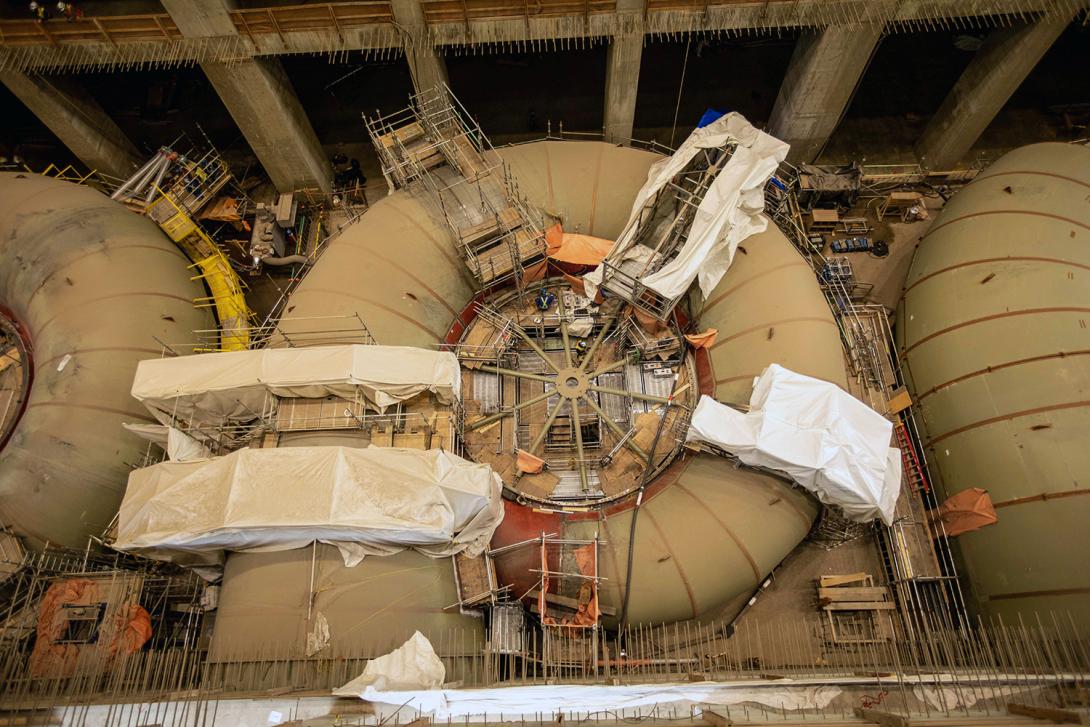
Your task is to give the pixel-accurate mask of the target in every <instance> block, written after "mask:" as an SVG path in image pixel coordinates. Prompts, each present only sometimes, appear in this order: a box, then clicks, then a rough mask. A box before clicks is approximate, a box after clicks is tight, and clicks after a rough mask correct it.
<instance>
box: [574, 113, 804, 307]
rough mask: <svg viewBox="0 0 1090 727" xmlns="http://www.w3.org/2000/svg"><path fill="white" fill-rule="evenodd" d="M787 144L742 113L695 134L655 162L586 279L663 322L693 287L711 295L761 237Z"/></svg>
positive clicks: (593, 291) (593, 287)
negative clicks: (737, 257) (770, 186)
mask: <svg viewBox="0 0 1090 727" xmlns="http://www.w3.org/2000/svg"><path fill="white" fill-rule="evenodd" d="M787 151H788V145H787V144H785V143H784V142H782V141H780V140H779V139H776V138H774V137H772V136H769V135H768V134H766V133H764V132H762V131H760V130H758V129H757V128H755V127H754V126H752V125H751V124H750V123H749V122H748V121H746V120H745V118H743V117H742V116H741V115H739V114H737V113H730V114H726V115H724V116H721V117H720V118H718V119H716V120H715V121H713V122H712V123H711V124H708V125H707V126H704V127H702V128H698V129H696V130H695V131H694V132H693V133H692V134H690V135H689V137H688V138H687V139H686V140H685V141H684V142H683V143H682V145H681V147H679V148H678V150H677V151H676V152H675V153H674V154H673V155H672V156H670V157H667V158H666V159H663V160H662V161H659V162H657V163H656V164H654V165H653V166H652V167H651V169H650V170H649V171H648V175H647V181H646V182H645V183H644V185H643V187H642V188H641V189H640V191H639V194H637V195H636V201H635V202H634V203H633V205H632V212H631V214H630V216H629V218H628V222H627V223H626V224H625V227H624V229H623V230H622V232H621V234H620V236H619V237H618V238H617V241H616V243H615V244H614V246H613V249H612V250H611V251H610V253H609V254H608V255H607V256H606V258H605V260H603V261H602V264H601V265H599V266H598V267H597V268H596V269H595V270H593V271H591V272H590V273H588V274H587V275H586V276H584V278H583V280H584V284H585V285H586V288H587V292H588V294H589V295H591V296H592V297H593V296H594V295H595V294H596V293H597V291H598V290H599V289H601V290H603V291H605V292H606V293H608V294H612V295H615V296H617V297H619V298H622V299H624V300H625V301H627V302H628V303H631V304H632V305H633V306H635V307H636V308H638V309H640V310H641V311H643V312H644V313H647V314H649V315H651V316H653V317H655V318H656V319H658V320H660V321H665V320H666V319H667V317H668V316H669V315H670V312H671V311H672V310H673V309H674V306H675V305H676V304H677V302H678V300H679V299H680V298H681V296H682V295H684V294H685V292H686V291H688V289H689V287H690V286H691V285H692V283H693V282H694V281H699V283H700V289H701V292H702V293H703V294H704V296H705V297H707V296H708V295H709V294H710V293H711V291H712V290H713V289H714V288H715V286H716V285H717V284H718V283H719V281H720V279H721V278H722V277H723V275H724V273H726V271H727V268H728V267H730V264H731V262H732V260H733V259H734V253H735V251H736V250H737V249H738V245H739V244H740V243H741V242H742V241H743V240H744V239H746V238H747V237H749V236H750V235H754V234H757V233H759V232H763V231H764V230H765V228H766V227H767V226H768V220H767V218H766V217H764V215H763V214H762V211H763V210H764V190H765V185H766V184H767V182H768V180H769V178H770V177H771V176H772V175H773V174H774V173H775V171H776V169H777V167H778V166H779V164H780V163H781V162H782V161H783V160H784V158H785V157H786V156H787Z"/></svg>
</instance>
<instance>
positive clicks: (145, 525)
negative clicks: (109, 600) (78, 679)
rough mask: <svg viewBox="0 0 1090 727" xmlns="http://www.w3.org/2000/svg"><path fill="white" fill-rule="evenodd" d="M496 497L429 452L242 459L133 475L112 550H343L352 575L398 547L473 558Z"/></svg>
mask: <svg viewBox="0 0 1090 727" xmlns="http://www.w3.org/2000/svg"><path fill="white" fill-rule="evenodd" d="M501 491H502V484H501V482H500V478H499V476H498V475H496V474H495V473H494V472H493V471H492V468H491V467H489V466H488V465H485V464H475V463H473V462H469V461H468V460H465V459H462V458H461V457H458V456H457V455H454V454H451V453H449V452H445V451H442V450H438V449H433V450H419V449H398V448H387V447H369V448H367V449H355V448H351V447H284V448H276V449H241V450H239V451H237V452H232V453H231V454H229V455H226V456H224V457H216V458H214V459H208V460H203V461H199V462H161V463H159V464H157V465H154V466H152V467H144V468H142V469H138V470H134V471H133V472H132V473H130V474H129V484H128V488H127V489H126V491H125V498H124V500H123V501H122V503H121V511H120V514H119V516H118V528H117V539H116V542H115V543H114V547H115V548H117V549H118V550H123V551H135V552H139V553H142V554H144V555H147V556H149V557H153V558H159V559H161V560H173V561H176V562H181V563H185V564H195V563H215V562H217V561H218V560H220V559H221V558H222V551H224V550H257V549H261V550H288V549H292V548H300V547H303V546H305V545H308V544H309V543H311V542H312V541H315V540H319V541H322V542H328V543H332V544H334V545H337V546H344V547H343V548H342V552H344V553H345V556H346V561H347V562H348V564H349V565H352V564H354V563H353V562H352V561H354V560H357V559H358V558H359V557H362V555H366V554H378V555H386V554H390V553H396V552H398V551H400V550H404V549H405V548H415V549H417V550H420V551H421V552H424V553H426V554H428V555H431V556H433V557H440V556H449V555H453V554H455V553H459V552H462V551H465V552H467V553H468V554H469V555H470V556H476V555H478V554H480V553H481V552H482V551H483V550H484V549H486V548H487V547H488V543H489V540H491V538H492V533H493V532H494V531H495V529H496V527H497V526H498V525H499V523H500V521H501V520H502V519H503V500H502V496H501ZM346 551H347V552H346ZM193 556H200V557H193ZM357 562H358V561H357Z"/></svg>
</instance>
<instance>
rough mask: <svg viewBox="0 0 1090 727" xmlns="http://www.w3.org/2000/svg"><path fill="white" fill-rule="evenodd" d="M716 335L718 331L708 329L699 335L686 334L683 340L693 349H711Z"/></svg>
mask: <svg viewBox="0 0 1090 727" xmlns="http://www.w3.org/2000/svg"><path fill="white" fill-rule="evenodd" d="M718 335H719V329H717V328H709V329H708V330H706V331H701V332H700V333H688V334H686V335H685V340H686V341H688V342H689V344H690V345H692V347H693V348H711V347H712V346H713V345H714V344H715V337H716V336H718Z"/></svg>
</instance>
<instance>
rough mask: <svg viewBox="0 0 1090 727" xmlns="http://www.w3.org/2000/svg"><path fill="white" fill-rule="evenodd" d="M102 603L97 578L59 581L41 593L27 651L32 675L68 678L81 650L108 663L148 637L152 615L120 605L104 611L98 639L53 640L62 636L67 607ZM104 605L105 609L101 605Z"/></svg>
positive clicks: (74, 668)
mask: <svg viewBox="0 0 1090 727" xmlns="http://www.w3.org/2000/svg"><path fill="white" fill-rule="evenodd" d="M100 603H103V602H102V595H101V594H100V592H99V584H98V582H97V581H94V580H91V579H89V578H70V579H68V580H63V581H58V582H56V583H54V584H53V585H51V586H50V587H49V590H47V591H46V592H45V595H44V596H42V602H41V605H40V606H39V609H38V629H37V635H38V638H37V640H36V641H35V643H34V651H33V652H31V654H30V675H31V676H33V677H53V678H58V677H70V676H73V675H74V674H75V672H76V664H77V662H78V661H79V657H80V654H81V653H83V652H84V651H88V650H91V651H94V652H96V653H97V657H96V658H99V659H102V660H103V662H106V663H108V662H109V661H112V660H113V659H116V658H117V657H119V656H124V655H126V654H131V653H133V652H136V651H139V649H140V647H142V646H143V645H144V644H145V643H146V642H147V640H148V639H150V638H151V616H149V615H148V612H147V611H145V610H144V609H143V608H141V607H140V606H138V605H136V604H123V605H120V606H118V607H117V608H116V609H115V610H113V612H109V611H108V612H107V616H105V617H103V619H102V622H101V623H100V624H99V626H98V638H97V639H96V640H95V641H93V642H91V643H80V644H76V643H63V642H62V643H56V642H57V641H60V640H61V639H63V637H64V632H65V627H66V625H67V623H68V614H67V613H66V611H67V609H66V606H67V607H79V606H95V605H97V604H100ZM102 607H103V608H108V606H107V605H106V604H103V606H102Z"/></svg>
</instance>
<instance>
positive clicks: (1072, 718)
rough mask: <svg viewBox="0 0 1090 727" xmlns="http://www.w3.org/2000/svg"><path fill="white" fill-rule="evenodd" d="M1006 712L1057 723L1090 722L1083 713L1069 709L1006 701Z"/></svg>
mask: <svg viewBox="0 0 1090 727" xmlns="http://www.w3.org/2000/svg"><path fill="white" fill-rule="evenodd" d="M1007 712H1009V713H1010V714H1017V715H1019V716H1021V717H1032V718H1033V719H1040V720H1047V721H1050V722H1056V723H1059V724H1090V719H1088V718H1087V715H1085V714H1079V713H1078V712H1074V711H1072V710H1070V709H1054V708H1052V707H1036V706H1034V705H1032V704H1019V703H1018V702H1008V703H1007Z"/></svg>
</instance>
